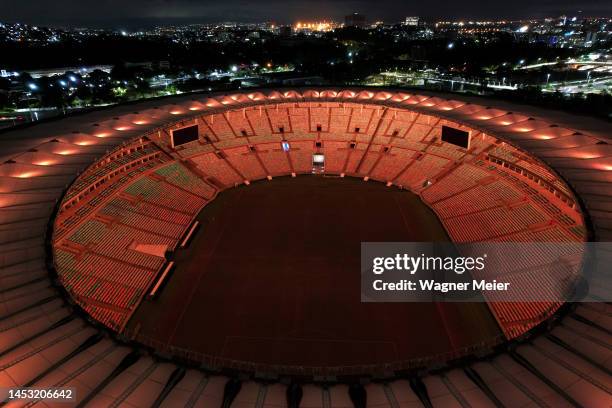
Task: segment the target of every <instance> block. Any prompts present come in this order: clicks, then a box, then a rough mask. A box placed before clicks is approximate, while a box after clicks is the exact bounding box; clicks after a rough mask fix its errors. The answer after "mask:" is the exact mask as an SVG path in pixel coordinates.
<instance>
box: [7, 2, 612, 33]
mask: <svg viewBox="0 0 612 408" xmlns="http://www.w3.org/2000/svg"><path fill="white" fill-rule="evenodd" d="M353 12H359V13H361V14H364V15H365V16H366V18H367V19H368V21H377V20H383V21H386V22H391V23H393V22H400V21H402V20H403V19H404V17H406V16H413V15H414V16H419V17H422V18H425V19H428V20H442V19H452V20H460V19H491V20H502V19H509V20H519V19H529V18H534V19H536V18H544V17H557V16H560V15H562V14H566V15H568V16H584V17H611V16H612V3H610V2H608V1H602V0H592V1H588V2H587V1H584V2H581V4H580V6H577V5H576V4H575V2H574V1H572V0H558V1H551V0H543V1H538V2H534V1H532V0H515V1H513V2H512V7H511V8H510V7H509V6H507V5H505V4H500V3H495V4H492V3H491V2H487V1H482V0H463V1H462V2H461V3H458V2H448V1H443V0H437V1H436V0H434V1H430V2H427V3H419V4H401V5H400V4H397V2H396V1H394V0H379V1H377V2H375V3H373V2H370V1H365V0H339V1H318V0H315V1H310V2H305V1H299V0H292V1H282V0H264V1H259V2H257V4H256V5H254V4H253V3H247V2H245V1H243V0H226V1H224V2H223V3H219V2H211V1H196V0H152V1H150V0H133V1H129V2H119V1H118V0H105V1H99V2H95V3H92V2H79V1H76V0H56V1H54V2H44V1H41V0H23V1H20V2H18V3H13V4H10V5H9V4H5V5H4V6H0V22H5V23H15V22H20V23H25V24H32V25H41V26H51V27H91V28H124V29H136V28H149V27H152V26H156V25H185V24H197V23H214V22H223V21H232V22H242V23H254V22H264V21H274V22H277V23H279V24H290V23H294V22H296V21H299V20H320V19H332V20H336V21H342V20H343V18H344V16H345V15H347V14H351V13H353ZM100 16H103V17H100Z"/></svg>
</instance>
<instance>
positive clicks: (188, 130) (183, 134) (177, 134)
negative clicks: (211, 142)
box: [172, 125, 198, 147]
mask: <svg viewBox="0 0 612 408" xmlns="http://www.w3.org/2000/svg"><path fill="white" fill-rule="evenodd" d="M195 140H198V125H193V126H187V127H184V128H182V129H176V130H173V131H172V146H174V147H176V146H180V145H184V144H185V143H189V142H193V141H195Z"/></svg>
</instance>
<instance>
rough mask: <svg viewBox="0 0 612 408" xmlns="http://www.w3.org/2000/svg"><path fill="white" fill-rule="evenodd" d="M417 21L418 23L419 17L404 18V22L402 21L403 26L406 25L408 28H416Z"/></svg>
mask: <svg viewBox="0 0 612 408" xmlns="http://www.w3.org/2000/svg"><path fill="white" fill-rule="evenodd" d="M419 21H420V18H419V17H406V20H405V21H404V25H407V26H410V27H416V26H418V25H419Z"/></svg>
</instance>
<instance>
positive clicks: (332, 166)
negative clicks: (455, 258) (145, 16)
mask: <svg viewBox="0 0 612 408" xmlns="http://www.w3.org/2000/svg"><path fill="white" fill-rule="evenodd" d="M610 130H611V128H610V125H609V123H606V122H602V121H598V120H596V119H591V118H587V117H578V116H573V115H570V114H566V113H562V112H557V111H550V110H543V109H540V108H535V107H528V106H522V105H514V104H511V103H508V102H502V101H496V100H488V99H484V98H476V97H468V96H465V97H463V96H461V97H459V96H457V95H445V94H430V93H426V92H423V93H417V94H414V93H410V92H408V91H402V90H394V89H372V88H345V89H339V88H336V89H328V88H325V89H323V88H320V89H319V88H317V89H277V90H273V89H261V90H248V91H239V92H235V93H229V94H220V93H211V94H202V95H185V96H179V97H172V98H165V99H159V100H153V101H146V102H138V103H134V104H126V105H119V106H116V107H111V108H108V109H102V110H96V111H92V112H89V113H84V114H80V115H74V116H69V117H67V118H63V119H60V120H54V121H47V122H45V123H41V124H38V125H35V126H29V127H22V128H20V129H17V130H12V131H7V132H4V133H3V134H1V135H0V145H1V150H0V151H1V155H2V165H1V166H0V177H1V178H0V224H1V227H2V228H1V234H0V237H1V238H0V239H1V240H2V248H1V250H0V251H1V253H2V255H1V257H0V262H1V265H0V282H1V285H0V306H1V307H0V365H1V367H2V369H1V371H0V378H1V382H0V387H33V386H36V387H72V388H74V389H75V390H76V392H77V395H78V403H76V404H75V405H77V406H91V407H115V406H116V407H118V406H132V407H151V406H162V407H174V406H177V407H178V406H180V407H183V406H184V407H215V406H216V407H219V406H221V407H230V406H231V407H241V408H242V407H285V406H286V407H298V406H299V407H306V408H308V407H312V408H315V407H328V408H340V407H357V408H360V407H366V406H368V407H389V408H396V407H421V406H422V407H469V406H472V407H489V406H491V407H493V406H498V407H503V406H506V407H514V406H554V407H562V406H574V407H582V406H583V407H599V406H610V405H611V404H612V385H611V383H610V378H611V377H610V374H611V373H610V366H611V364H612V332H611V330H612V309H610V306H609V304H608V303H606V302H603V301H602V302H599V303H580V304H569V303H563V302H504V301H501V300H500V299H499V298H496V295H495V294H494V293H493V294H491V293H489V294H487V295H485V301H484V302H480V303H402V304H398V303H375V304H370V303H362V302H360V299H359V293H360V288H359V277H358V275H356V272H355V271H358V270H359V261H360V258H359V245H360V242H366V241H370V242H382V241H388V242H392V241H396V242H402V241H406V242H408V241H414V242H420V241H424V242H426V241H436V242H454V243H465V242H554V243H583V242H590V241H597V242H605V241H609V240H610V239H612V222H611V219H612V218H611V215H610V214H611V211H612V204H611V203H612V178H611V177H610V171H612V148H611V147H610V145H609V141H610ZM537 257H538V253H537V251H535V250H534V251H533V253H531V254H529V258H531V259H536V260H537ZM530 276H531V278H530V279H533V280H532V281H528V282H524V284H525V285H526V286H529V287H532V288H533V290H534V291H537V290H538V287H539V286H541V282H539V281H538V279H534V278H533V276H536V277H537V275H530ZM592 289H593V291H594V292H595V294H594V296H596V295H597V288H592ZM602 297H604V296H603V295H602ZM36 402H38V404H36ZM34 404H36V406H52V404H51V403H49V402H47V401H45V402H42V401H34V402H33V403H30V404H29V405H28V406H31V405H34ZM64 405H65V404H64ZM7 406H19V405H17V404H16V403H15V402H10V403H8V404H7Z"/></svg>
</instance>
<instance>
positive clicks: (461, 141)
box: [442, 126, 470, 149]
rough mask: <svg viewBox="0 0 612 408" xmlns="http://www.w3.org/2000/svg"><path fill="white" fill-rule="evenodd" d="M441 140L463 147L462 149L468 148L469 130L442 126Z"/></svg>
mask: <svg viewBox="0 0 612 408" xmlns="http://www.w3.org/2000/svg"><path fill="white" fill-rule="evenodd" d="M442 141H443V142H447V143H450V144H454V145H456V146H459V147H463V148H464V149H469V147H470V132H466V131H464V130H459V129H455V128H452V127H449V126H442Z"/></svg>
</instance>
